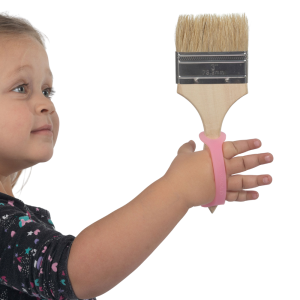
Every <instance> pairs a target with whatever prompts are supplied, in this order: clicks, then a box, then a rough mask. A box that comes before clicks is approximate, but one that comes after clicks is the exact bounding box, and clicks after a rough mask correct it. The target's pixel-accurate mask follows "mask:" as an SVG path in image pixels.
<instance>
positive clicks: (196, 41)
mask: <svg viewBox="0 0 300 300" xmlns="http://www.w3.org/2000/svg"><path fill="white" fill-rule="evenodd" d="M175 34H176V38H175V43H176V52H230V51H248V19H247V17H246V16H245V14H243V15H239V14H231V15H230V14H229V15H221V16H217V15H216V14H213V15H209V14H204V15H197V16H196V17H195V18H194V16H193V15H180V16H179V17H178V22H177V26H176V33H175Z"/></svg>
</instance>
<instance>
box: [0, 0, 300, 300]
mask: <svg viewBox="0 0 300 300" xmlns="http://www.w3.org/2000/svg"><path fill="white" fill-rule="evenodd" d="M293 3H296V2H294V1H284V2H282V3H280V2H278V3H277V4H276V2H271V1H231V0H228V1H191V0H185V1H177V0H173V1H161V0H160V1H157V0H152V1H150V2H147V1H130V0H128V1H120V0H116V1H80V2H79V1H51V2H49V1H14V0H9V1H1V12H8V13H9V14H10V15H14V16H19V17H23V18H26V19H27V20H29V22H30V23H31V24H32V25H33V26H34V27H36V28H37V29H38V30H40V31H41V32H42V33H44V34H46V35H47V37H48V38H49V41H48V40H47V39H46V46H47V53H48V57H49V62H50V68H51V70H52V72H53V75H54V88H55V90H56V95H55V96H54V97H53V102H54V104H55V107H56V110H57V112H58V115H59V118H60V129H59V136H58V140H57V143H56V146H55V149H54V154H53V157H52V159H51V160H49V161H48V162H46V163H41V164H38V165H36V166H34V167H33V169H32V173H31V177H30V178H29V181H28V183H27V185H26V186H25V187H24V189H23V191H22V193H21V194H20V193H17V191H18V190H19V189H20V188H21V186H22V183H23V179H24V180H26V178H27V176H28V175H29V170H30V169H27V172H26V175H25V176H21V179H20V181H19V183H18V185H17V186H16V188H15V189H14V195H15V197H16V198H19V199H21V200H22V201H24V202H25V203H27V204H29V205H34V206H40V207H43V208H45V209H47V210H49V211H50V213H51V217H52V221H53V223H54V225H55V227H56V230H58V231H60V232H61V233H62V234H65V235H67V234H72V235H74V236H77V235H78V234H79V233H80V232H81V231H82V230H83V229H84V228H86V227H87V226H89V225H90V224H92V223H94V222H95V221H97V220H99V219H101V218H103V217H105V216H106V215H108V214H110V213H111V212H113V211H115V210H117V209H118V208H120V207H121V206H124V205H125V204H126V203H128V202H129V201H131V200H132V199H133V198H135V197H136V196H137V195H138V194H139V193H140V192H141V191H142V190H144V189H145V188H146V187H147V186H149V185H150V184H151V183H153V182H154V181H156V180H157V179H158V178H160V177H161V176H163V174H164V173H165V172H166V171H167V169H168V167H169V166H170V164H171V162H172V160H173V159H174V158H175V156H176V154H177V151H178V148H179V147H180V146H181V145H182V144H184V143H186V142H188V141H189V140H191V139H192V140H194V141H195V142H196V144H197V148H196V151H201V150H202V149H203V143H202V142H201V141H200V139H199V137H198V135H199V133H200V132H201V131H203V125H202V121H201V119H200V116H199V115H198V113H197V111H196V109H195V108H194V107H193V106H192V105H191V104H190V103H189V102H188V101H187V100H186V99H185V98H183V97H182V96H180V95H178V94H177V92H176V89H177V85H176V82H175V27H176V24H177V19H178V16H179V15H180V14H193V15H197V14H204V13H210V14H213V13H216V14H225V13H226V14H227V13H246V15H247V17H248V20H249V49H248V51H249V62H248V64H249V73H248V75H249V83H248V90H249V93H248V94H247V95H245V96H244V97H242V98H241V99H239V100H238V101H237V102H236V103H235V104H234V105H233V106H232V107H231V108H230V109H229V111H228V112H227V114H226V116H225V119H224V121H223V125H222V131H223V132H225V133H226V135H227V138H226V141H234V140H242V139H252V138H259V139H260V140H261V141H262V146H261V148H260V149H258V150H254V151H250V152H248V153H245V154H244V155H248V154H254V153H264V152H270V153H272V154H273V156H274V161H273V162H272V163H271V164H266V165H263V166H259V167H257V168H255V169H253V170H249V171H247V172H244V173H243V174H245V175H259V174H270V175H271V176H272V178H273V182H272V184H271V185H269V186H262V187H258V188H257V189H252V190H256V191H258V192H259V195H260V196H259V198H258V199H257V200H253V201H247V202H242V203H237V202H232V203H231V202H228V201H226V202H225V205H223V206H219V207H218V208H217V210H216V211H215V213H214V214H211V213H210V211H209V209H208V208H203V207H196V208H193V209H190V210H189V212H188V213H187V214H186V215H185V217H184V218H183V219H182V220H181V221H180V222H179V223H178V224H177V226H176V227H175V228H174V230H173V231H172V232H171V233H170V234H169V235H168V236H167V238H166V239H165V240H164V241H163V242H162V243H161V244H160V245H159V247H158V248H157V249H156V250H155V251H154V252H153V253H152V254H151V255H150V256H149V257H148V258H147V259H146V260H145V262H144V263H143V264H142V265H140V266H139V267H138V268H137V269H136V270H135V271H134V272H133V273H132V274H130V275H129V276H128V277H127V278H125V279H124V280H123V281H122V282H121V283H119V284H118V285H117V286H116V287H114V288H113V289H111V290H110V291H109V292H107V293H105V294H104V295H102V296H99V297H98V298H99V299H100V298H101V299H105V300H109V299H123V298H125V299H129V298H130V299H131V300H134V299H136V300H139V299H143V300H148V299H149V300H150V299H151V300H152V299H183V298H186V299H205V300H219V299H225V298H226V299H231V300H241V299H242V300H248V299H249V300H250V299H251V300H253V299H259V300H260V299H290V300H293V299H300V298H299V297H300V292H299V288H298V287H299V272H298V270H299V268H300V263H299V256H298V254H299V251H300V246H299V240H298V239H299V226H300V220H299V217H297V215H298V213H299V208H300V205H299V202H298V201H299V200H300V199H299V192H298V190H297V189H296V187H297V186H299V183H298V182H299V174H298V170H299V167H300V166H299V159H298V151H299V140H298V132H299V93H298V88H297V87H298V85H299V58H298V54H297V51H298V49H299V47H298V46H299V42H298V37H297V33H298V31H299V16H298V10H297V9H296V6H295V4H293ZM66 212H68V214H66Z"/></svg>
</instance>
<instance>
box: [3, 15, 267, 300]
mask: <svg viewBox="0 0 300 300" xmlns="http://www.w3.org/2000/svg"><path fill="white" fill-rule="evenodd" d="M52 83H53V76H52V73H51V70H50V67H49V61H48V56H47V53H46V50H45V45H44V42H43V37H42V36H41V35H40V33H39V32H38V31H37V30H35V29H34V28H33V27H32V26H31V25H30V23H28V22H27V21H25V20H24V19H20V18H15V17H10V16H7V15H4V14H0V141H1V143H0V299H4V300H8V299H9V300H10V299H14V300H18V299H22V300H24V299H28V300H30V299H32V297H34V298H36V299H59V300H63V299H96V298H95V297H97V296H99V295H102V294H104V293H106V292H107V291H109V290H110V289H111V288H113V287H114V286H116V285H117V284H118V283H119V282H121V281H122V280H123V279H124V278H126V277H127V276H128V275H129V274H130V273H132V272H133V271H134V270H135V269H136V268H137V267H138V266H139V265H140V264H141V263H142V262H143V261H144V260H145V259H146V258H147V257H148V256H149V255H150V254H151V253H152V252H153V251H154V250H155V248H156V247H157V246H158V245H159V244H160V243H161V242H162V241H163V240H164V239H165V238H166V236H167V235H168V234H169V233H170V232H171V231H172V229H173V228H174V227H175V226H176V224H177V223H178V222H179V221H180V220H181V219H182V218H183V216H184V215H185V214H186V213H187V211H188V210H189V209H190V208H192V207H194V206H200V205H205V204H208V203H210V202H211V201H213V200H214V197H215V183H214V173H213V166H212V161H211V157H210V151H209V149H208V148H206V149H205V150H203V151H198V152H195V147H196V145H195V143H194V142H193V141H190V142H188V143H185V144H183V145H182V146H181V147H180V148H179V150H178V154H177V156H176V157H175V159H174V160H173V162H172V164H171V166H170V167H169V169H168V170H167V172H166V173H165V175H164V176H163V177H161V178H159V179H158V180H157V181H155V182H154V183H152V184H151V185H150V186H148V187H147V188H146V189H145V190H144V191H143V192H141V193H140V194H139V195H138V196H137V197H136V198H134V199H133V200H132V201H130V202H129V203H128V204H126V205H124V206H123V207H121V208H119V209H118V210H116V211H114V212H112V213H111V214H109V215H108V216H106V217H105V218H103V219H101V220H99V221H97V222H95V223H93V224H92V225H90V226H88V227H87V228H85V229H84V230H82V232H81V233H80V234H79V235H78V236H77V237H76V238H75V237H74V236H72V235H67V236H64V235H62V234H61V233H60V232H59V231H56V230H55V227H54V225H53V223H52V221H51V217H50V213H49V211H47V210H46V209H43V208H41V207H34V206H30V205H28V204H27V205H26V204H25V203H23V202H22V201H21V200H20V199H17V198H15V197H14V195H13V191H12V189H13V187H14V185H15V184H16V182H17V179H18V178H19V176H20V174H21V172H22V170H24V169H26V168H28V167H31V166H34V165H36V164H38V163H39V162H45V161H48V160H50V159H51V157H52V155H53V148H54V146H55V143H56V140H57V136H58V130H59V118H58V114H57V111H56V110H55V106H54V104H53V103H52V101H51V96H52V95H53V90H52ZM42 129H43V130H42ZM260 146H261V142H260V141H259V140H258V139H250V140H240V141H235V142H229V141H228V142H224V144H223V155H224V161H225V168H226V174H227V194H226V200H227V201H246V200H253V199H256V198H257V197H258V194H257V193H256V192H253V191H245V190H243V189H249V188H255V187H257V186H260V185H265V184H270V183H271V181H272V177H271V176H270V175H259V176H252V175H248V176H245V175H235V176H232V175H233V174H235V173H241V172H243V171H246V170H249V169H252V168H255V167H257V166H258V165H261V164H266V163H269V162H271V161H272V160H273V156H272V155H271V154H270V153H261V154H253V155H248V156H240V157H235V156H236V155H239V154H241V153H245V152H247V151H249V150H253V149H256V148H259V147H260ZM199 166H200V167H199ZM87 244H88V245H89V247H87V246H86V245H87Z"/></svg>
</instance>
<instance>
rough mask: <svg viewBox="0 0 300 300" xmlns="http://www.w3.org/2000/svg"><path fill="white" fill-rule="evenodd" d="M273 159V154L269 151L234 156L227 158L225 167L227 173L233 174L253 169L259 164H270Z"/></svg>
mask: <svg viewBox="0 0 300 300" xmlns="http://www.w3.org/2000/svg"><path fill="white" fill-rule="evenodd" d="M268 157H269V158H268ZM273 160H274V157H273V155H272V154H271V153H268V152H267V153H260V154H251V155H245V156H239V157H234V158H232V159H230V160H225V167H226V172H227V174H229V175H231V174H235V173H241V172H244V171H247V170H250V169H253V168H255V167H257V166H259V165H264V164H268V163H270V162H272V161H273Z"/></svg>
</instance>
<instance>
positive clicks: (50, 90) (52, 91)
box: [13, 83, 55, 99]
mask: <svg viewBox="0 0 300 300" xmlns="http://www.w3.org/2000/svg"><path fill="white" fill-rule="evenodd" d="M23 86H28V83H26V84H21V85H19V86H17V87H16V88H14V89H13V91H14V90H16V89H18V88H21V87H23ZM44 91H48V93H49V96H48V97H47V98H49V99H52V98H51V97H52V96H53V95H54V94H55V90H54V89H53V87H51V88H47V89H45V90H44Z"/></svg>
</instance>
